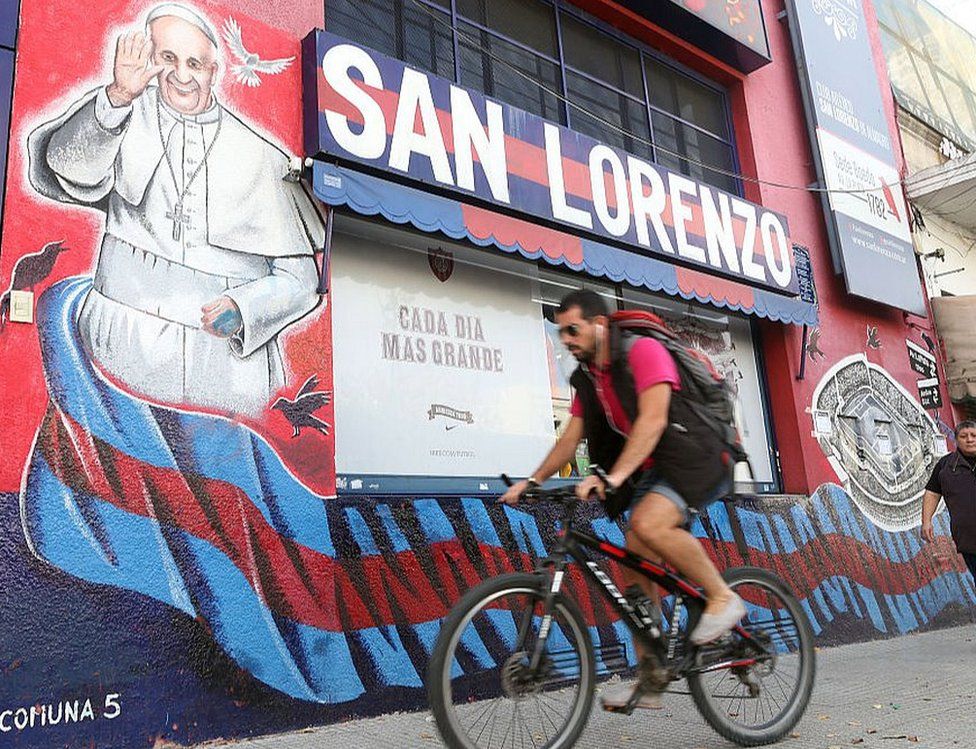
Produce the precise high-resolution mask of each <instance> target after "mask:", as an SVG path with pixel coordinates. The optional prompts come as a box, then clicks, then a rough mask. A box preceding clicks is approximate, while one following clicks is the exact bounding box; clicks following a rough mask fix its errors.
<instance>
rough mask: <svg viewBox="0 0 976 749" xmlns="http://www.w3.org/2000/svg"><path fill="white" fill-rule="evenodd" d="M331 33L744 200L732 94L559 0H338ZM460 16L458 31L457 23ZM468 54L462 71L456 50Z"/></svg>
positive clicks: (331, 2) (462, 57)
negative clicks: (731, 117) (738, 173)
mask: <svg viewBox="0 0 976 749" xmlns="http://www.w3.org/2000/svg"><path fill="white" fill-rule="evenodd" d="M325 10H326V12H325V19H326V28H327V29H328V30H329V31H331V32H333V33H335V34H338V35H340V36H343V37H346V38H347V39H350V40H352V41H355V42H358V43H360V44H364V45H366V46H368V47H372V48H374V49H376V50H378V51H380V52H383V53H385V54H388V55H391V56H394V57H397V58H399V59H401V60H404V61H405V62H407V63H409V64H411V65H416V66H418V67H420V68H423V69H425V70H429V71H431V72H434V73H437V74H438V75H441V76H443V77H446V78H449V79H451V80H454V81H456V82H457V83H459V84H460V85H461V86H464V87H465V88H470V89H474V90H477V91H480V92H482V93H484V94H486V95H488V96H491V97H494V98H496V99H499V100H501V101H504V102H505V103H507V104H511V105H512V106H515V107H518V108H520V109H524V110H525V111H527V112H531V113H532V114H536V115H539V116H540V117H544V118H546V119H548V120H551V121H553V122H559V123H562V124H564V125H568V126H569V127H571V128H572V129H574V130H577V131H579V132H582V133H585V134H587V135H589V136H591V137H593V138H596V139H597V140H599V141H602V142H603V143H608V144H610V145H614V146H617V147H618V148H621V149H623V150H625V151H628V152H630V153H633V154H636V155H638V156H641V157H644V158H647V159H650V160H652V161H656V162H657V163H659V164H662V165H664V166H667V167H668V168H670V169H673V170H675V171H678V172H680V173H682V174H686V175H688V176H690V177H693V178H695V179H698V180H701V181H704V182H707V183H709V184H712V185H714V186H716V187H719V188H721V189H723V190H727V191H729V192H733V193H739V192H741V188H740V186H739V184H738V182H737V180H736V179H735V178H734V177H732V176H730V175H729V174H727V172H735V171H736V161H735V149H734V146H733V138H732V133H731V130H730V127H729V117H728V104H727V101H726V96H725V93H724V91H722V90H721V89H720V88H718V87H716V86H714V85H712V84H710V83H708V82H706V81H702V80H700V79H698V78H696V77H695V76H693V75H691V74H690V73H688V72H687V71H684V70H682V69H679V68H678V67H677V66H675V65H671V64H669V63H668V62H666V61H665V60H663V59H661V58H660V57H659V56H658V55H657V54H656V53H653V52H651V51H650V50H649V49H647V48H645V47H643V46H642V45H640V44H638V43H637V42H635V41H633V40H631V39H628V38H627V37H624V36H623V35H621V34H617V33H615V32H613V31H612V30H611V29H609V28H608V27H606V26H605V25H603V24H601V23H600V22H599V21H598V20H597V19H595V18H593V17H592V16H589V15H588V14H586V13H585V12H584V11H582V10H580V9H578V8H573V7H570V6H567V5H559V6H558V10H557V7H556V6H555V5H553V4H552V3H551V2H548V0H520V1H519V0H490V2H489V1H488V0H454V1H453V8H452V2H450V0H439V1H437V2H435V1H434V0H328V1H327V3H326V9H325ZM452 12H453V16H454V17H455V18H456V26H452V25H451V23H452V21H451V18H452ZM455 48H456V50H457V65H456V68H455V58H454V50H455Z"/></svg>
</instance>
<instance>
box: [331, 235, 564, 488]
mask: <svg viewBox="0 0 976 749" xmlns="http://www.w3.org/2000/svg"><path fill="white" fill-rule="evenodd" d="M387 234H391V233H389V232H388V233H387ZM332 284H333V286H332V294H333V302H334V305H335V306H334V307H333V310H334V315H335V318H334V329H333V330H334V334H335V348H334V355H335V371H336V388H335V393H336V461H337V471H338V473H340V474H344V475H346V476H370V475H385V476H391V475H393V476H423V477H445V476H446V477H454V476H457V477H461V476H497V475H498V474H500V473H502V472H506V473H510V474H512V475H525V474H527V473H529V472H530V471H532V470H533V469H534V468H535V467H536V465H537V464H538V462H539V460H541V458H542V457H543V456H544V455H545V453H546V451H547V450H548V449H549V448H550V447H551V446H552V442H553V410H552V400H551V387H550V381H549V368H548V362H547V356H546V347H545V341H546V335H545V331H544V329H543V317H542V313H541V311H540V308H539V305H538V304H537V303H536V302H533V301H532V286H531V284H532V281H531V280H530V279H528V278H524V277H523V278H520V277H518V276H515V275H510V274H503V273H500V272H497V271H493V270H490V269H487V268H484V267H475V266H473V265H471V264H469V263H465V262H457V260H455V264H454V270H453V272H452V273H451V275H450V277H449V278H448V279H447V280H445V281H442V280H440V278H438V277H437V276H436V274H435V273H433V272H432V271H431V267H430V264H429V263H428V257H427V253H426V252H421V251H417V250H416V249H414V250H411V249H405V248H404V247H402V246H391V245H386V246H384V244H383V243H382V242H376V241H372V239H370V240H366V239H363V238H359V237H356V236H354V235H351V234H349V235H339V236H338V238H337V241H336V243H335V247H334V254H333V265H332Z"/></svg>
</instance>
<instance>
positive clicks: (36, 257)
mask: <svg viewBox="0 0 976 749" xmlns="http://www.w3.org/2000/svg"><path fill="white" fill-rule="evenodd" d="M67 249H68V248H67V247H65V246H64V240H63V239H61V240H58V241H57V242H48V243H47V244H46V245H44V246H43V247H42V248H41V249H39V250H38V251H37V252H31V253H29V254H27V255H24V256H23V257H22V258H20V260H18V261H17V262H16V263H14V272H13V273H11V274H10V287H9V288H8V289H7V290H6V291H5V292H3V295H2V296H0V325H6V323H7V318H8V317H9V316H10V292H11V291H25V290H27V289H30V290H31V291H33V289H34V286H36V285H37V284H39V283H40V282H41V281H43V280H44V279H45V278H47V277H48V275H50V273H51V269H52V268H54V261H55V260H57V259H58V255H60V254H61V253H62V252H64V251H65V250H67Z"/></svg>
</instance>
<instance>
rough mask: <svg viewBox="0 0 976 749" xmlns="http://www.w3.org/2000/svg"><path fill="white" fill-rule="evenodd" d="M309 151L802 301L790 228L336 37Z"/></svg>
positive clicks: (759, 209) (312, 73) (318, 76)
mask: <svg viewBox="0 0 976 749" xmlns="http://www.w3.org/2000/svg"><path fill="white" fill-rule="evenodd" d="M304 56H305V75H306V79H305V87H306V91H305V97H306V149H307V151H308V152H309V153H311V154H325V155H328V156H331V157H338V158H339V159H342V160H346V161H352V162H356V163H358V164H361V165H365V166H368V167H370V168H371V169H374V170H378V171H382V172H384V173H387V174H390V175H393V176H395V177H397V178H400V179H406V180H409V181H412V182H416V183H420V184H422V185H424V186H425V188H426V189H434V190H437V191H440V192H449V193H453V194H455V195H456V196H458V197H460V198H462V199H463V198H467V199H474V200H475V202H478V201H481V202H485V203H489V204H492V205H494V206H500V207H502V208H504V209H506V210H507V211H508V212H513V213H518V214H522V215H525V216H526V217H530V218H531V219H533V220H534V221H535V222H536V223H538V222H539V221H541V222H542V223H544V224H555V225H558V226H560V227H568V228H569V229H570V230H571V231H572V233H573V234H577V235H591V236H595V237H597V238H600V239H603V240H610V241H612V242H614V243H618V244H621V245H624V246H627V247H628V249H632V250H634V251H635V252H641V253H645V254H648V255H653V256H657V257H660V258H663V259H667V260H669V261H671V262H676V263H678V264H681V265H685V266H687V267H689V268H693V269H697V270H701V271H704V272H706V273H711V274H716V275H721V276H725V277H727V278H732V279H735V280H737V281H741V282H743V283H746V284H748V285H749V286H758V287H763V288H768V289H772V290H774V291H778V292H782V293H787V294H795V293H796V291H797V288H798V286H797V279H796V273H795V269H794V267H793V252H792V246H791V243H790V239H789V229H788V226H787V222H786V218H785V217H784V216H782V215H780V214H778V213H775V212H774V211H770V210H768V209H766V208H764V207H763V206H760V205H756V204H754V203H750V202H748V201H746V200H743V199H742V198H740V197H739V196H738V195H732V194H730V193H726V192H723V191H721V190H717V189H715V188H714V187H711V186H709V185H706V184H703V183H700V182H696V181H695V180H692V179H690V178H688V177H687V176H685V175H682V174H678V173H675V172H671V171H668V170H667V169H664V168H662V167H659V166H657V165H655V164H651V163H649V162H647V161H644V160H643V159H639V158H637V157H636V156H634V155H633V154H628V153H626V152H624V151H621V150H619V149H616V148H612V147H610V146H608V145H606V144H603V143H600V142H599V141H597V140H594V139H593V138H590V137H588V136H586V135H583V134H581V133H577V132H575V131H573V130H570V129H568V128H565V127H562V126H560V125H557V124H556V123H553V122H548V121H546V120H544V119H542V118H541V117H537V116H535V115H532V114H529V113H528V112H524V111H522V110H519V109H516V108H514V107H510V106H508V105H506V104H503V103H500V102H497V101H493V100H491V99H487V98H485V97H484V96H482V95H480V94H478V93H476V92H472V91H468V90H466V89H463V88H460V87H458V86H455V85H454V84H453V83H452V82H451V81H448V80H446V79H444V78H439V77H437V76H435V75H432V74H429V73H425V72H422V71H419V70H415V69H413V68H410V67H407V66H405V65H404V64H403V63H402V62H400V61H399V60H395V59H392V58H390V57H386V56H385V55H382V54H380V53H378V52H375V51H373V50H370V49H366V48H364V47H362V46H360V45H358V44H354V43H352V42H349V41H347V40H345V39H342V38H340V37H337V36H335V35H333V34H329V33H326V32H321V31H320V32H316V33H315V34H314V35H310V36H309V37H308V38H307V39H306V40H305V47H304Z"/></svg>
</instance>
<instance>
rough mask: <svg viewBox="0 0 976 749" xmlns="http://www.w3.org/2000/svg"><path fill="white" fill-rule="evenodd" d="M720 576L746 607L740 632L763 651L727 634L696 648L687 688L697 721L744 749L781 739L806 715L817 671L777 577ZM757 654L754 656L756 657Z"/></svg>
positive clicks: (746, 572)
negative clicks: (712, 643)
mask: <svg viewBox="0 0 976 749" xmlns="http://www.w3.org/2000/svg"><path fill="white" fill-rule="evenodd" d="M723 577H724V578H725V581H726V582H727V583H728V584H729V587H731V588H732V589H733V590H734V591H735V592H736V593H738V594H739V596H740V597H741V598H742V600H743V601H744V602H745V604H746V610H747V613H746V617H745V618H744V619H743V620H742V623H741V626H742V628H743V629H744V630H746V631H747V632H748V633H749V635H750V636H751V637H752V638H753V640H754V641H755V642H756V643H757V645H760V646H762V649H763V650H764V651H765V653H763V654H759V653H758V651H757V650H756V649H755V648H753V647H752V646H751V645H749V644H748V643H746V642H745V641H744V640H743V638H742V636H741V635H739V634H737V633H735V632H733V633H732V635H731V639H732V642H731V644H729V643H722V644H720V645H716V646H708V645H705V646H703V647H701V648H699V666H698V670H697V671H693V672H692V673H689V674H688V686H689V687H690V690H691V696H692V698H693V699H694V701H695V706H696V707H697V708H698V711H699V712H700V713H701V714H702V717H704V718H705V720H706V721H707V722H708V724H709V725H710V726H711V727H712V728H713V729H715V730H716V731H717V732H718V733H719V734H721V735H722V736H724V737H725V738H727V739H729V740H730V741H734V742H735V743H737V744H740V745H742V746H757V745H759V744H770V743H772V742H774V741H779V740H780V739H781V738H783V737H784V736H785V735H786V734H787V733H788V732H789V731H790V729H791V728H793V726H795V725H796V723H797V721H798V720H799V719H800V718H801V717H802V715H803V711H804V710H806V707H807V703H808V702H809V701H810V693H811V691H812V690H813V680H814V674H815V672H816V663H815V654H814V644H813V631H812V629H811V628H810V622H809V621H808V620H807V617H806V614H805V613H804V611H803V608H802V607H801V606H800V602H799V601H798V600H797V599H796V596H794V595H793V593H792V591H790V589H789V587H788V586H787V585H786V583H784V582H783V581H782V580H780V579H779V578H778V577H777V576H776V575H774V574H772V573H771V572H768V571H766V570H763V569H759V568H757V567H739V568H737V569H732V570H729V571H727V572H726V573H725V574H724V575H723ZM757 655H758V657H757Z"/></svg>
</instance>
